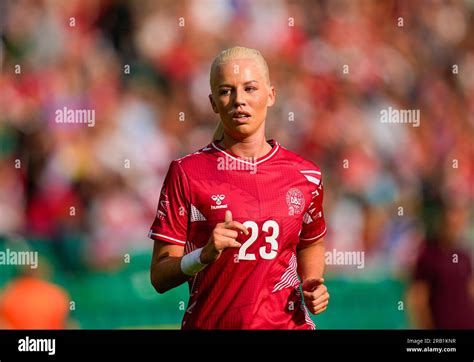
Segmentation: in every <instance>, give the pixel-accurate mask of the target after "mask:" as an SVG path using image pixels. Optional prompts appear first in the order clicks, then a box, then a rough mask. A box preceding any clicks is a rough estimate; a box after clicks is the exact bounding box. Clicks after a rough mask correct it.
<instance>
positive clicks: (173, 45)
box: [0, 0, 474, 277]
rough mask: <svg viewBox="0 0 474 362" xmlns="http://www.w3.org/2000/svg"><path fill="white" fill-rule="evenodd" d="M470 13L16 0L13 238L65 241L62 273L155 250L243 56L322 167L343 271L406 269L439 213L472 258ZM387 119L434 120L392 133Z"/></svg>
mask: <svg viewBox="0 0 474 362" xmlns="http://www.w3.org/2000/svg"><path fill="white" fill-rule="evenodd" d="M473 15H474V2H472V1H461V0H460V1H435V0H433V1H393V0H389V1H370V0H362V1H338V0H335V1H278V0H277V1H250V0H248V1H243V0H242V1H236V0H222V1H210V0H196V1H193V0H184V1H171V0H169V1H153V0H141V1H136V2H133V1H118V0H117V1H109V0H104V1H99V0H72V1H59V0H42V1H26V0H20V1H2V2H1V5H0V23H1V24H2V29H1V30H2V34H1V40H2V44H1V52H2V53H1V55H2V57H1V68H2V71H1V74H0V95H1V96H0V109H1V111H0V234H1V235H3V236H4V237H6V238H7V239H10V240H14V239H17V238H20V237H21V238H25V239H26V240H28V242H29V243H30V245H32V246H31V247H32V248H33V249H34V247H35V246H34V243H35V242H37V243H39V242H49V243H52V244H53V245H54V247H55V249H56V250H57V252H58V253H59V255H62V257H61V258H60V260H63V262H64V265H63V267H64V268H66V269H67V268H72V269H73V268H83V267H86V268H99V269H100V268H105V267H110V266H111V265H112V266H117V267H119V266H118V265H121V264H123V255H124V253H129V252H131V251H133V250H146V251H149V252H151V246H152V243H151V240H148V239H147V237H146V235H147V232H148V229H149V226H150V225H151V222H152V221H153V218H154V215H155V211H156V206H157V201H158V197H159V191H160V188H161V184H162V182H163V179H164V176H165V173H166V171H167V169H168V166H169V163H170V161H171V160H172V159H175V158H178V157H182V156H183V155H185V154H187V153H190V152H193V151H195V150H197V149H199V148H201V147H203V146H205V145H206V144H208V143H209V142H210V139H211V136H212V132H213V129H214V128H215V125H216V124H217V117H216V115H215V114H214V113H212V109H211V107H210V105H209V101H208V98H207V96H208V94H209V69H210V64H211V62H212V59H213V57H214V56H215V55H216V54H217V53H218V52H219V51H220V50H222V49H224V48H226V47H229V46H233V45H243V46H248V47H254V48H256V49H259V50H260V51H261V52H262V53H263V55H264V56H265V58H266V60H267V62H268V64H269V68H270V76H271V79H272V81H273V83H274V85H275V86H276V90H277V104H276V105H275V106H274V107H273V108H272V109H270V111H269V115H268V118H267V133H268V137H269V138H275V139H277V140H278V141H279V142H280V143H281V144H282V145H283V146H285V147H286V148H289V149H291V150H293V151H295V152H297V153H300V154H302V155H303V156H304V157H307V158H308V159H310V160H312V161H314V162H315V163H317V164H318V165H319V166H320V167H321V168H322V170H323V178H324V182H325V189H326V193H325V212H326V219H327V221H328V223H329V233H328V235H327V237H326V240H327V244H326V245H327V249H328V250H332V249H337V250H347V251H364V252H365V268H364V269H362V270H359V269H354V268H348V267H347V266H346V267H344V266H333V267H331V266H328V271H329V272H330V273H342V274H347V275H352V276H355V277H370V276H372V277H373V276H375V275H376V276H380V275H384V274H389V275H393V274H395V275H400V274H401V275H403V274H405V273H406V272H407V271H409V270H410V267H411V266H413V263H414V261H415V260H416V257H417V251H418V250H419V248H420V245H421V244H422V243H423V242H424V240H426V239H427V238H429V235H430V233H436V230H438V229H439V224H440V222H441V221H440V219H439V218H437V215H439V212H438V210H440V209H441V208H443V209H444V210H447V211H448V215H454V217H452V219H453V220H452V222H451V223H450V224H449V225H447V226H446V227H447V228H448V227H449V230H450V231H451V232H452V233H454V234H455V235H456V239H458V240H459V242H460V245H464V246H465V247H470V248H471V255H472V247H473V245H472V240H473V232H474V231H473V225H472V223H471V224H469V222H468V221H469V215H472V204H473V203H472V200H473V188H472V185H473V182H474V173H473V172H472V170H473V166H474V164H473V160H474V157H473V147H472V140H473V125H474V21H473V19H474V18H473ZM17 65H20V66H21V68H18V67H16V66H17ZM346 66H348V67H346ZM18 70H21V72H19V71H18ZM63 107H69V108H75V109H79V108H83V109H94V110H95V125H94V127H87V125H85V124H59V123H56V122H55V111H56V110H57V109H62V108H63ZM388 107H392V108H395V109H406V110H420V115H421V117H420V119H421V122H420V126H419V127H413V125H412V124H388V123H382V122H381V121H380V111H381V110H382V109H388ZM18 160H19V161H20V162H18ZM15 166H17V167H15ZM443 225H446V224H444V222H443ZM65 245H69V246H70V247H72V250H73V252H70V251H69V252H68V250H69V249H67V248H66V247H65ZM61 253H62V254H61Z"/></svg>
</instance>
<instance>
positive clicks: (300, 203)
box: [286, 188, 305, 215]
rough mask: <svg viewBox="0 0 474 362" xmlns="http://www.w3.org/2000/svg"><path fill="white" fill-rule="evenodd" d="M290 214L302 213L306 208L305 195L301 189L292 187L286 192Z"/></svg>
mask: <svg viewBox="0 0 474 362" xmlns="http://www.w3.org/2000/svg"><path fill="white" fill-rule="evenodd" d="M286 204H287V205H288V215H294V214H301V212H302V211H303V210H304V204H305V201H304V196H303V193H302V192H301V190H300V189H297V188H292V189H289V190H288V192H287V193H286Z"/></svg>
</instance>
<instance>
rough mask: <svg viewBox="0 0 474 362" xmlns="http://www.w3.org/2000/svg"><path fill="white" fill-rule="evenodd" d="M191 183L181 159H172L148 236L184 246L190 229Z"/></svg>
mask: <svg viewBox="0 0 474 362" xmlns="http://www.w3.org/2000/svg"><path fill="white" fill-rule="evenodd" d="M189 196H190V191H189V183H188V180H187V178H186V175H185V173H184V170H183V168H182V167H181V165H180V164H179V161H172V162H171V165H170V168H169V170H168V173H167V174H166V177H165V180H164V182H163V187H162V188H161V193H160V200H159V202H158V208H157V212H156V217H155V220H154V221H153V224H152V226H151V228H150V231H149V233H148V236H149V237H150V238H151V239H153V240H162V241H165V242H168V243H171V244H176V245H181V246H184V245H185V244H186V235H187V229H188V214H189V205H190V201H189Z"/></svg>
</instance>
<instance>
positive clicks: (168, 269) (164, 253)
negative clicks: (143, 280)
mask: <svg viewBox="0 0 474 362" xmlns="http://www.w3.org/2000/svg"><path fill="white" fill-rule="evenodd" d="M183 250H184V247H182V246H178V245H173V244H170V243H166V242H164V241H160V240H155V243H154V245H153V256H152V259H151V267H150V278H151V284H152V285H153V287H154V288H155V289H156V291H157V292H158V293H164V292H166V291H168V290H170V289H172V288H174V287H177V286H178V285H181V284H183V283H184V282H185V281H186V280H187V279H188V278H189V276H188V275H185V274H184V273H183V272H182V271H181V259H182V257H183Z"/></svg>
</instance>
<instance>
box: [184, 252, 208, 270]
mask: <svg viewBox="0 0 474 362" xmlns="http://www.w3.org/2000/svg"><path fill="white" fill-rule="evenodd" d="M201 251H202V248H199V249H196V250H194V251H192V252H191V253H189V254H186V255H184V256H183V257H182V258H181V271H182V272H183V273H184V274H186V275H189V276H193V275H196V274H197V273H198V272H200V271H201V270H203V269H204V268H205V267H206V266H207V264H203V263H201V260H200V258H199V257H200V256H201Z"/></svg>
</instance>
